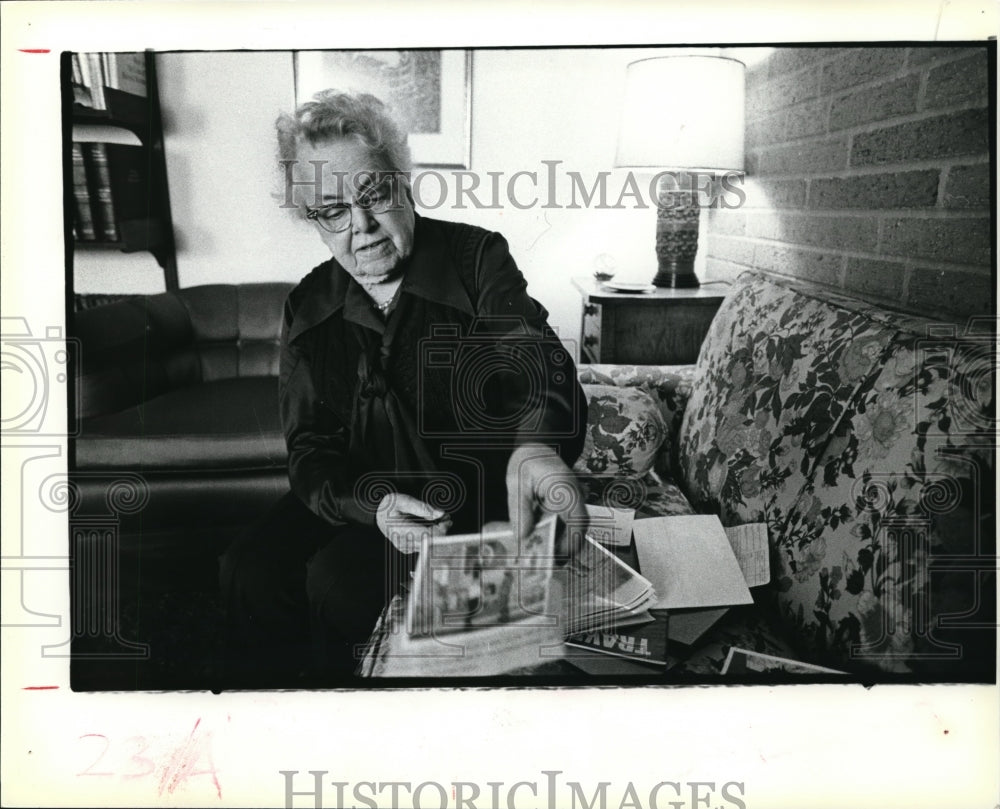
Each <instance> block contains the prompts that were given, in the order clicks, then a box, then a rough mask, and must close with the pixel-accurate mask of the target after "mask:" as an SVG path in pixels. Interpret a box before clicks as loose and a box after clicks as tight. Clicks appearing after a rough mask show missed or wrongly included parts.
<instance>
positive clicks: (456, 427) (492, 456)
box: [280, 216, 586, 530]
mask: <svg viewBox="0 0 1000 809" xmlns="http://www.w3.org/2000/svg"><path fill="white" fill-rule="evenodd" d="M547 317H548V313H547V312H546V311H545V308H544V307H542V306H541V305H540V304H539V303H538V302H537V301H535V300H534V299H532V298H531V297H530V296H529V295H528V294H527V291H526V284H525V281H524V277H523V276H522V275H521V272H520V271H519V270H518V269H517V266H516V265H515V263H514V260H513V259H512V258H511V256H510V253H509V251H508V248H507V243H506V241H505V240H504V239H503V237H502V236H500V235H499V234H496V233H489V232H488V231H485V230H483V229H481V228H477V227H473V226H470V225H463V224H455V223H449V222H443V221H438V220H433V219H427V218H423V217H419V216H418V217H417V220H416V225H415V234H414V250H413V253H412V255H411V256H410V258H409V259H408V260H407V265H406V268H405V274H404V276H403V282H402V285H401V288H400V294H399V297H398V300H397V303H396V305H395V308H394V310H393V312H392V313H391V315H390V316H389V318H388V319H387V320H386V321H385V322H383V321H382V319H381V318H380V317H379V316H378V315H377V314H376V313H375V312H374V310H373V309H372V306H371V304H370V302H369V300H368V297H367V295H366V294H365V292H364V290H363V289H362V288H361V287H360V286H359V285H358V284H357V283H356V282H355V281H354V280H353V279H352V278H351V277H350V275H348V274H347V272H346V271H345V270H344V269H343V268H342V267H341V266H340V265H339V264H338V263H337V262H336V261H335V260H333V259H330V260H329V261H326V262H324V263H323V264H320V265H319V266H318V267H316V268H315V269H314V270H313V271H312V272H311V273H310V274H309V275H307V276H306V277H305V278H304V279H303V280H302V282H301V283H300V284H299V285H298V286H297V287H296V288H295V289H294V290H293V291H292V293H291V294H290V295H289V297H288V301H287V303H286V305H285V315H284V329H283V333H282V351H281V370H280V405H281V418H282V423H283V426H284V431H285V437H286V440H287V443H288V451H289V462H288V463H289V478H290V480H291V485H292V490H293V491H294V492H295V493H296V494H297V495H298V497H299V498H300V499H301V500H302V501H303V502H304V503H306V505H308V506H309V508H310V509H312V510H313V511H314V512H315V513H317V514H318V515H320V516H321V517H323V518H324V519H326V520H328V521H329V522H331V523H333V524H338V525H339V524H343V523H345V522H353V523H362V524H367V525H372V524H374V521H375V511H376V507H377V505H378V502H379V500H380V499H381V497H382V496H383V495H384V494H385V493H386V492H387V491H389V490H398V491H403V492H406V493H408V494H411V495H413V496H415V497H419V498H420V499H422V500H425V501H427V502H429V503H431V504H432V505H434V506H438V507H440V508H444V509H445V510H447V511H449V512H450V513H451V514H452V516H453V519H454V522H455V526H454V529H453V530H475V528H477V527H478V525H479V524H481V523H482V522H483V521H485V520H491V519H506V517H507V515H506V485H505V480H504V477H505V471H506V464H507V460H508V459H509V456H510V453H511V451H512V450H513V448H514V447H515V446H517V445H520V444H524V443H542V444H548V445H551V446H554V447H556V448H557V449H558V451H559V453H560V455H561V456H562V458H563V459H564V460H565V461H566V462H567V464H572V463H573V461H574V460H575V459H576V457H577V456H578V455H579V453H580V451H581V449H582V447H583V437H584V430H585V428H586V402H585V399H584V397H583V392H582V390H581V388H580V385H579V383H578V382H577V376H576V369H575V367H574V365H573V361H572V358H571V357H570V356H569V354H568V352H567V351H566V349H565V348H564V347H563V345H562V344H561V343H560V341H559V339H558V338H557V337H556V336H555V334H554V333H553V332H552V331H551V329H550V328H549V326H548V324H547V322H546V319H547Z"/></svg>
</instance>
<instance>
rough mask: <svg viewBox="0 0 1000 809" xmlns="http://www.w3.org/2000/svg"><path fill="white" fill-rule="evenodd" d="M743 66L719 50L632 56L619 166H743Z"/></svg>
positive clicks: (716, 168) (708, 168)
mask: <svg viewBox="0 0 1000 809" xmlns="http://www.w3.org/2000/svg"><path fill="white" fill-rule="evenodd" d="M743 72H744V66H743V63H742V62H738V61H737V60H735V59H729V58H725V57H721V56H664V57H656V58H653V59H641V60H639V61H638V62H632V63H631V64H630V65H629V66H628V70H627V73H626V82H625V100H624V108H623V111H622V122H621V129H620V131H619V134H618V153H617V155H616V157H615V167H616V168H648V169H653V170H664V169H685V170H688V171H690V170H693V169H698V170H701V171H711V172H721V171H727V170H729V171H743V105H744V78H743Z"/></svg>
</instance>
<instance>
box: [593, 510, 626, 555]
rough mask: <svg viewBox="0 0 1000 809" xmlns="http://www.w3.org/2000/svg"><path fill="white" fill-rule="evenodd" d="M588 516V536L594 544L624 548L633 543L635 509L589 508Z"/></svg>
mask: <svg viewBox="0 0 1000 809" xmlns="http://www.w3.org/2000/svg"><path fill="white" fill-rule="evenodd" d="M587 516H588V517H590V526H589V527H588V528H587V536H588V537H590V538H591V539H592V540H594V542H600V543H601V544H603V545H614V546H616V547H623V546H627V545H628V544H629V543H630V542H631V541H632V521H633V520H634V519H635V509H633V508H610V507H609V506H587Z"/></svg>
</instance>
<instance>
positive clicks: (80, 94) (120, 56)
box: [70, 52, 147, 110]
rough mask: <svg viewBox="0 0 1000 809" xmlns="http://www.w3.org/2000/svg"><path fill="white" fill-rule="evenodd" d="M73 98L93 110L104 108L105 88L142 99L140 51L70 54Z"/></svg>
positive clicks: (143, 68)
mask: <svg viewBox="0 0 1000 809" xmlns="http://www.w3.org/2000/svg"><path fill="white" fill-rule="evenodd" d="M70 65H71V75H72V83H73V101H74V102H75V103H77V104H80V105H81V106H84V107H90V108H92V109H95V110H105V109H107V108H108V99H107V94H106V92H105V88H110V89H112V90H118V91H120V92H123V93H129V94H131V95H134V96H141V97H143V98H145V97H146V95H147V89H146V88H147V85H146V59H145V54H143V53H142V52H130V53H113V52H112V53H74V54H72V55H71V56H70Z"/></svg>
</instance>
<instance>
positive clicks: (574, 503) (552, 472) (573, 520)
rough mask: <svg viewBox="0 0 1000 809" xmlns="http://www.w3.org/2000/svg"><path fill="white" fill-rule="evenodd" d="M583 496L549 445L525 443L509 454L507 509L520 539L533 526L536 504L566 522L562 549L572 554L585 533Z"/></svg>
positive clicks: (526, 534)
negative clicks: (564, 542) (564, 546)
mask: <svg viewBox="0 0 1000 809" xmlns="http://www.w3.org/2000/svg"><path fill="white" fill-rule="evenodd" d="M585 499H586V498H585V497H584V494H583V490H582V489H581V488H580V484H579V482H578V481H577V479H576V475H574V474H573V470H572V469H570V468H569V467H568V466H566V464H565V462H564V461H563V459H562V458H560V457H559V455H558V454H557V453H556V451H555V450H554V449H552V448H551V447H546V446H543V445H541V444H525V445H523V446H520V447H518V448H517V449H515V450H514V452H513V453H512V454H511V456H510V460H509V461H508V462H507V512H508V515H509V517H510V522H511V525H512V526H513V527H514V535H515V536H517V537H518V539H519V540H520V539H524V538H525V537H526V536H528V534H530V533H531V531H532V529H533V528H534V527H535V507H536V505H540V506H541V507H542V510H543V511H545V512H548V513H551V514H557V515H559V517H561V518H562V520H563V522H564V523H566V538H567V547H566V548H565V552H566V553H567V554H568V555H569V556H575V555H576V554H577V553H578V552H579V551H580V549H581V548H582V547H583V544H584V541H583V537H584V534H586V532H587V508H586V506H585V505H584V503H585Z"/></svg>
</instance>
